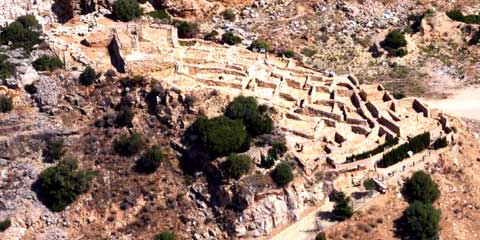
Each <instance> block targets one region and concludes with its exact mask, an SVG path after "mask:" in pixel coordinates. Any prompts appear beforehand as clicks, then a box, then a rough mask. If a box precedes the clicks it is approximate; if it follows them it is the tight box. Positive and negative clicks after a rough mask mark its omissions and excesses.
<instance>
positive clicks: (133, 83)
mask: <svg viewBox="0 0 480 240" xmlns="http://www.w3.org/2000/svg"><path fill="white" fill-rule="evenodd" d="M146 82H147V80H146V79H145V78H144V77H143V76H141V75H134V76H128V77H124V78H121V79H120V83H121V84H122V86H123V87H128V88H136V87H141V86H144V85H145V83H146Z"/></svg>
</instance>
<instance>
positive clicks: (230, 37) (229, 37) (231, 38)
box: [222, 32, 242, 45]
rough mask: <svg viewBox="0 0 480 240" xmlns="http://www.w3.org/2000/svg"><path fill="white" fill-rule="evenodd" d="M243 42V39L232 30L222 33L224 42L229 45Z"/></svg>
mask: <svg viewBox="0 0 480 240" xmlns="http://www.w3.org/2000/svg"><path fill="white" fill-rule="evenodd" d="M241 42H242V39H241V38H240V37H239V36H237V35H235V34H234V33H232V32H226V33H224V34H223V35H222V43H226V44H228V45H235V44H239V43H241Z"/></svg>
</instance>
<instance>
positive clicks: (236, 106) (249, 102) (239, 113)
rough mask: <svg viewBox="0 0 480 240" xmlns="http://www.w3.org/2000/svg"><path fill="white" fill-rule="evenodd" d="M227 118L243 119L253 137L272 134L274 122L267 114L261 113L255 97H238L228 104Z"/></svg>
mask: <svg viewBox="0 0 480 240" xmlns="http://www.w3.org/2000/svg"><path fill="white" fill-rule="evenodd" d="M225 116H227V117H229V118H232V119H241V120H242V121H243V123H244V124H245V126H246V127H247V131H248V133H249V134H250V135H252V136H258V135H260V134H264V133H270V132H271V131H272V128H273V121H272V119H271V118H270V116H268V115H267V114H266V113H263V114H262V113H261V112H260V110H259V107H258V103H257V100H256V99H255V98H254V97H245V96H238V97H236V98H235V99H233V101H232V102H231V103H230V104H228V106H227V109H226V111H225Z"/></svg>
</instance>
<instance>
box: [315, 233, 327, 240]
mask: <svg viewBox="0 0 480 240" xmlns="http://www.w3.org/2000/svg"><path fill="white" fill-rule="evenodd" d="M315 240H327V235H326V234H325V233H323V232H321V233H318V234H317V236H316V237H315Z"/></svg>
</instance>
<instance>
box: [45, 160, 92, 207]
mask: <svg viewBox="0 0 480 240" xmlns="http://www.w3.org/2000/svg"><path fill="white" fill-rule="evenodd" d="M93 176H94V175H93V173H92V172H89V171H83V170H78V161H77V159H76V158H75V157H73V156H69V157H67V158H65V159H62V160H61V161H60V162H59V163H58V165H57V166H55V167H49V168H47V169H45V170H43V171H42V172H41V173H40V175H39V177H38V186H39V188H40V192H41V196H42V197H43V198H41V199H42V202H43V203H44V204H45V205H46V206H47V207H48V208H49V209H50V210H52V211H55V212H59V211H63V210H64V209H65V208H66V207H67V206H68V205H69V204H71V203H72V202H74V201H75V200H76V199H77V198H78V196H79V195H80V194H82V193H84V192H86V191H88V190H89V189H90V182H91V180H92V178H93Z"/></svg>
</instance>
